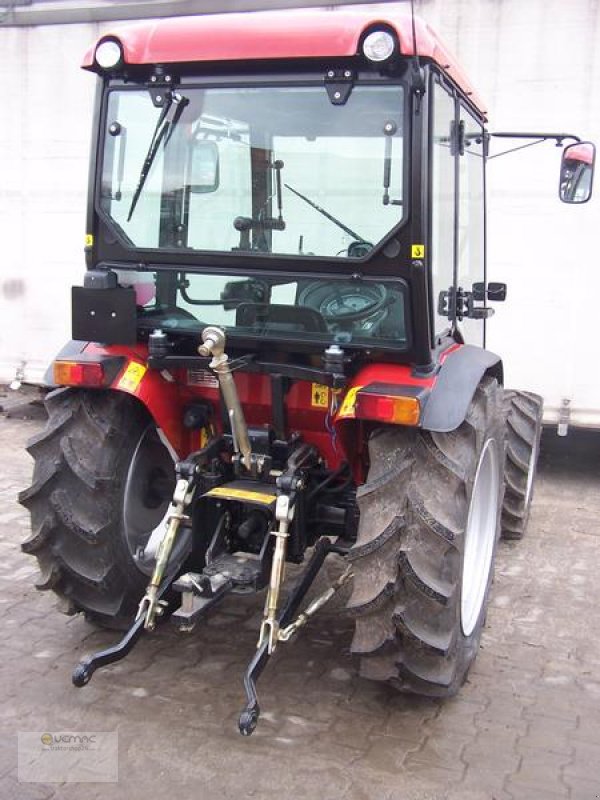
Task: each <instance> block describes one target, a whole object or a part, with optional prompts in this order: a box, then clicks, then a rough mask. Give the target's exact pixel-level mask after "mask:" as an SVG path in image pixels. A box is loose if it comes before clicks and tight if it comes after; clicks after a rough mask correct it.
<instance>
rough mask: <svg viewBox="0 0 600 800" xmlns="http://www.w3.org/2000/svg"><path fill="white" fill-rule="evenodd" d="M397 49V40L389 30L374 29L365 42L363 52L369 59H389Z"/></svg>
mask: <svg viewBox="0 0 600 800" xmlns="http://www.w3.org/2000/svg"><path fill="white" fill-rule="evenodd" d="M395 49H396V40H395V39H394V37H393V36H392V34H391V33H388V31H373V32H372V33H370V34H369V35H368V36H367V37H366V38H365V40H364V42H363V53H364V54H365V56H366V57H367V58H368V59H369V61H387V59H388V58H390V56H391V55H392V54H393V53H394V50H395Z"/></svg>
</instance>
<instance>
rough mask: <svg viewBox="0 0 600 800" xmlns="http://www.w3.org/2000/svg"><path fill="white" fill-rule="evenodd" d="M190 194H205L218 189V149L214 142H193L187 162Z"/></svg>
mask: <svg viewBox="0 0 600 800" xmlns="http://www.w3.org/2000/svg"><path fill="white" fill-rule="evenodd" d="M188 186H189V189H190V192H196V193H198V194H206V193H208V192H215V191H216V190H217V189H218V188H219V147H218V145H217V143H216V142H207V141H205V140H201V141H195V142H194V143H193V145H192V147H191V150H190V155H189V161H188Z"/></svg>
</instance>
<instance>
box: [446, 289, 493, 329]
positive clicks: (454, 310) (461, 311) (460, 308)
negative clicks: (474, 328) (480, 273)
mask: <svg viewBox="0 0 600 800" xmlns="http://www.w3.org/2000/svg"><path fill="white" fill-rule="evenodd" d="M481 299H484V298H481V297H480V296H479V295H478V294H477V292H467V291H465V290H464V289H463V288H462V286H459V287H458V288H457V289H456V288H454V287H453V286H451V287H450V288H449V289H448V291H447V292H440V294H439V299H438V314H439V315H440V316H442V317H448V319H457V320H459V322H461V321H462V320H463V319H465V317H467V318H469V319H489V317H491V316H493V315H494V309H493V308H489V307H487V306H476V305H475V301H476V300H481ZM490 299H491V298H490Z"/></svg>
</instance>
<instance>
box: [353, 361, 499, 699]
mask: <svg viewBox="0 0 600 800" xmlns="http://www.w3.org/2000/svg"><path fill="white" fill-rule="evenodd" d="M504 436H505V418H504V411H503V404H502V389H501V388H500V387H499V386H498V383H497V381H496V380H495V379H493V378H489V377H484V378H483V379H482V381H481V383H480V384H479V386H478V388H477V391H476V393H475V396H474V398H473V401H472V403H471V406H470V408H469V411H468V413H467V417H466V419H465V421H464V422H463V423H462V424H461V425H460V427H459V428H458V429H456V430H455V431H452V432H450V433H431V432H427V431H421V430H417V429H414V428H412V429H411V428H401V427H385V428H380V429H377V430H375V431H374V433H373V434H372V436H371V438H370V440H369V455H370V468H369V473H368V478H367V482H366V483H365V484H364V485H363V486H362V487H360V488H359V490H358V505H359V509H360V521H359V528H358V537H357V542H356V545H355V546H354V547H353V549H352V551H351V552H350V556H349V557H350V560H351V561H352V562H353V573H354V579H353V587H352V595H351V596H350V599H349V601H348V608H349V609H350V612H351V613H352V614H353V615H354V616H355V633H354V638H353V641H352V647H351V649H352V651H353V653H355V654H357V655H358V656H360V658H361V675H362V676H363V677H366V678H371V679H373V680H378V681H384V682H387V683H389V684H391V685H392V686H394V687H396V688H397V689H399V690H400V691H403V692H409V693H413V694H419V695H426V696H432V697H449V696H452V695H453V694H455V693H456V692H457V691H458V689H459V688H460V686H461V685H462V683H463V682H464V680H465V678H466V675H467V672H468V670H469V667H470V666H471V664H472V662H473V660H474V658H475V656H476V654H477V651H478V649H479V640H480V637H481V631H482V628H483V625H484V622H485V614H486V605H487V599H488V594H489V588H490V584H491V581H492V574H493V561H494V555H495V550H496V545H497V541H498V538H499V533H500V515H501V507H502V489H503V483H502V471H503V462H504Z"/></svg>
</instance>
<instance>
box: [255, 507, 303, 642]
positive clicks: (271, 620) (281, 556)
mask: <svg viewBox="0 0 600 800" xmlns="http://www.w3.org/2000/svg"><path fill="white" fill-rule="evenodd" d="M293 516H294V506H293V505H291V504H290V498H289V495H287V494H280V495H279V497H278V498H277V502H276V504H275V520H276V521H277V523H278V529H277V530H274V531H271V534H272V535H273V536H275V537H276V538H275V548H274V551H273V561H272V563H271V578H270V581H269V590H268V592H267V599H266V601H265V611H264V615H263V621H262V623H261V626H260V633H259V636H258V644H257V645H256V649H257V650H260V648H261V647H262V646H263V644H265V643H266V644H267V652H268V654H269V655H271V653H272V652H273V651H274V650H275V648H276V646H277V641H278V639H279V620H278V619H277V609H278V607H279V594H280V592H281V584H282V583H283V579H284V576H285V559H286V554H287V542H288V538H289V532H288V531H289V527H290V522H291V521H292V519H293Z"/></svg>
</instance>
